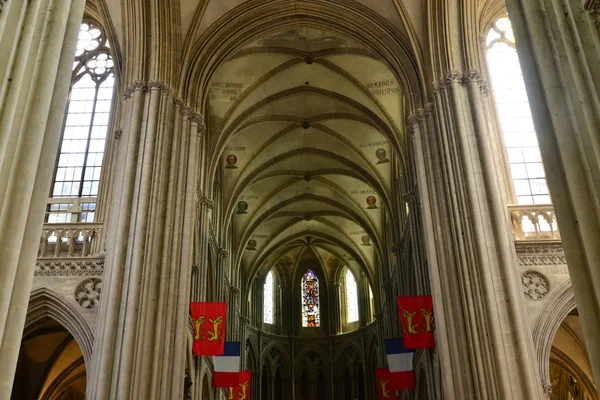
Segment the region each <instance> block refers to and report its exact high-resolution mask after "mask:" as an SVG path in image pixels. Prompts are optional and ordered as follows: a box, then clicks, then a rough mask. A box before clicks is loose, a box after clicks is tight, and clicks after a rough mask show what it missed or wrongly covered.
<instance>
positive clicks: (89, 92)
mask: <svg viewBox="0 0 600 400" xmlns="http://www.w3.org/2000/svg"><path fill="white" fill-rule="evenodd" d="M113 87H114V66H113V60H112V57H111V54H110V46H109V43H108V40H107V39H106V36H105V35H104V33H103V32H102V30H101V29H100V28H99V27H98V26H96V25H94V24H93V23H91V22H87V21H84V22H83V23H82V24H81V28H80V30H79V37H78V41H77V50H76V54H75V61H74V63H73V74H72V80H71V90H70V95H69V103H68V106H67V113H66V117H65V122H64V126H63V132H62V139H61V143H60V150H59V154H58V159H57V163H56V168H55V171H54V179H53V182H52V189H51V193H50V197H51V199H50V201H49V204H48V213H47V222H92V221H94V213H95V211H96V197H97V196H98V186H99V184H100V175H101V170H102V159H103V157H104V147H105V142H106V135H107V130H108V123H109V117H110V110H111V104H112V97H113Z"/></svg>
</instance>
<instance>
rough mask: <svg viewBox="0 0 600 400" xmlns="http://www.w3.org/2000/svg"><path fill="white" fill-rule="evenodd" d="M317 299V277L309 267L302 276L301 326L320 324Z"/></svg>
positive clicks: (309, 326)
mask: <svg viewBox="0 0 600 400" xmlns="http://www.w3.org/2000/svg"><path fill="white" fill-rule="evenodd" d="M319 300H320V299H319V278H317V275H316V274H315V273H314V272H313V271H312V270H310V269H309V270H308V271H306V273H305V274H304V276H303V277H302V326H303V327H308V328H315V327H319V326H321V321H320V313H319V306H320V304H319Z"/></svg>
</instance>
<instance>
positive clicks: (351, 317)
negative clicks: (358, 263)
mask: <svg viewBox="0 0 600 400" xmlns="http://www.w3.org/2000/svg"><path fill="white" fill-rule="evenodd" d="M345 279H346V285H345V286H346V320H347V322H356V321H358V287H357V285H356V279H355V278H354V274H353V273H352V271H350V269H349V268H348V269H346V278H345Z"/></svg>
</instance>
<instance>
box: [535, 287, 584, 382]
mask: <svg viewBox="0 0 600 400" xmlns="http://www.w3.org/2000/svg"><path fill="white" fill-rule="evenodd" d="M575 308H577V303H575V293H573V287H572V285H571V280H570V279H569V280H567V281H565V282H563V283H562V284H561V285H560V286H559V287H557V288H556V289H555V290H554V294H552V295H551V296H550V299H549V300H548V302H547V303H546V305H545V306H544V308H542V311H541V312H540V315H539V317H538V318H537V320H536V321H535V324H534V326H533V344H534V345H535V349H536V352H537V359H538V368H539V371H540V377H541V379H542V382H543V383H548V384H549V383H550V354H551V353H552V342H553V341H554V336H555V335H556V332H557V331H558V328H559V327H560V325H561V324H562V322H563V321H564V319H565V318H566V317H567V315H569V313H570V312H571V311H573V310H574V309H575Z"/></svg>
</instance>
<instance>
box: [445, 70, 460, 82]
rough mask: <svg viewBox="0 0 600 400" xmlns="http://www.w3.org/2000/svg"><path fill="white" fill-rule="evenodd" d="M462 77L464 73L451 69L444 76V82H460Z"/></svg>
mask: <svg viewBox="0 0 600 400" xmlns="http://www.w3.org/2000/svg"><path fill="white" fill-rule="evenodd" d="M462 79H463V74H461V73H460V72H458V71H450V72H448V73H447V74H446V76H445V77H444V82H445V83H446V84H447V85H450V84H452V83H460V82H461V81H462Z"/></svg>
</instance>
